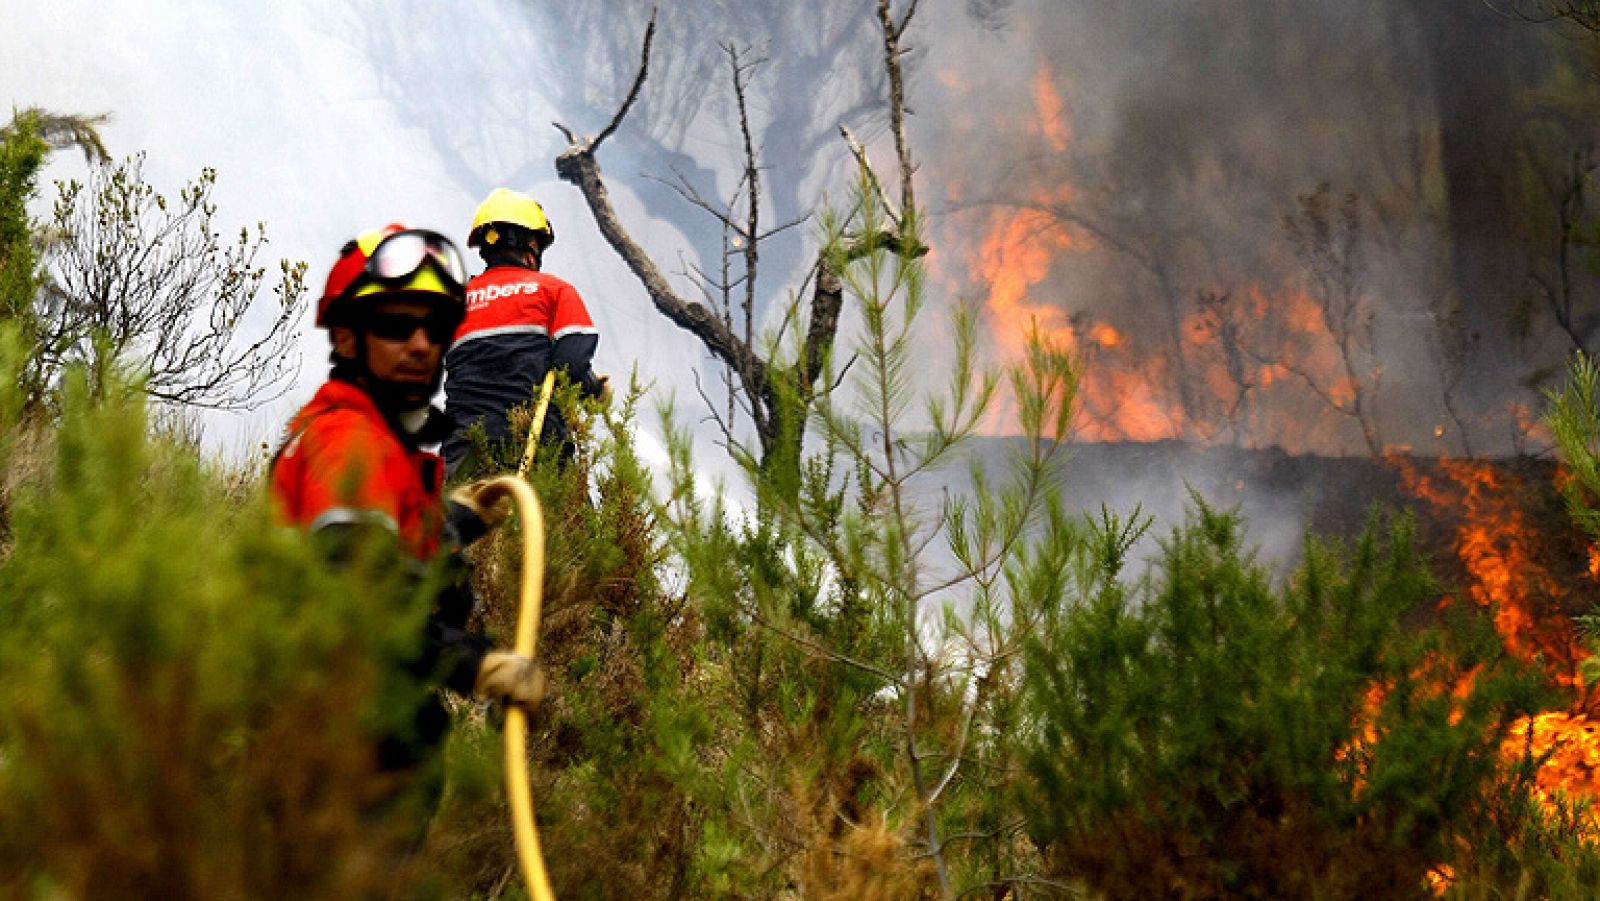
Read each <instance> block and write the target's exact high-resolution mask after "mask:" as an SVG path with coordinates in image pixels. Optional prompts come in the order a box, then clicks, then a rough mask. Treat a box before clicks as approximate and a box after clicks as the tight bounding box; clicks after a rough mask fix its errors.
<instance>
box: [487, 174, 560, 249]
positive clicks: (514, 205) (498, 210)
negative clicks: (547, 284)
mask: <svg viewBox="0 0 1600 901" xmlns="http://www.w3.org/2000/svg"><path fill="white" fill-rule="evenodd" d="M507 225H509V226H515V227H517V228H523V229H527V230H528V231H529V232H531V233H532V236H533V242H534V244H536V245H537V246H538V248H539V253H540V254H543V253H544V250H545V248H546V247H549V246H550V245H551V244H554V243H555V241H556V230H555V228H554V227H552V226H551V225H550V220H549V219H546V218H545V215H544V207H542V206H540V205H539V201H537V200H534V199H533V198H532V197H529V196H528V195H526V194H524V193H522V192H521V191H513V190H511V189H510V188H495V189H494V190H493V191H490V192H489V196H488V197H486V198H484V201H483V203H480V204H478V212H477V213H475V214H474V215H473V217H472V231H471V233H469V234H468V235H467V246H468V247H483V246H485V245H487V246H490V247H495V246H498V245H499V244H500V243H501V242H502V241H504V240H506V238H507V233H506V231H507V230H506V229H504V228H496V227H495V226H507Z"/></svg>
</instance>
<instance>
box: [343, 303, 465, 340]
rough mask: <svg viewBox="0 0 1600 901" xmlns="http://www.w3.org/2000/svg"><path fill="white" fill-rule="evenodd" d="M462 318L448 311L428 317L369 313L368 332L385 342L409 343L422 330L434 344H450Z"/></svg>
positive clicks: (366, 323)
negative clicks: (418, 330)
mask: <svg viewBox="0 0 1600 901" xmlns="http://www.w3.org/2000/svg"><path fill="white" fill-rule="evenodd" d="M460 322H461V320H460V318H459V317H457V316H455V315H453V314H451V313H450V312H449V311H447V310H438V311H435V312H432V313H429V314H428V315H426V316H415V315H413V314H411V313H368V314H367V317H366V322H365V323H364V324H365V326H366V330H367V332H369V333H370V334H372V335H375V336H377V337H379V338H382V339H383V340H385V341H409V340H411V336H412V335H415V334H416V333H417V329H422V330H423V331H424V332H427V334H428V340H429V341H432V342H433V343H434V344H449V343H450V341H451V339H452V338H454V337H455V336H456V326H457V325H459V324H460Z"/></svg>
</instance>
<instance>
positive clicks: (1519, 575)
mask: <svg viewBox="0 0 1600 901" xmlns="http://www.w3.org/2000/svg"><path fill="white" fill-rule="evenodd" d="M1439 465H1440V467H1441V468H1442V470H1443V472H1444V473H1445V474H1446V475H1447V476H1448V477H1449V479H1450V484H1449V485H1442V484H1440V483H1439V482H1438V481H1437V480H1435V479H1433V478H1430V477H1429V476H1426V475H1423V474H1421V473H1419V472H1417V470H1416V469H1415V468H1414V467H1411V466H1402V474H1403V475H1404V476H1405V479H1406V484H1407V488H1408V489H1409V490H1410V491H1411V492H1412V493H1413V494H1415V495H1416V496H1417V497H1420V498H1422V499H1424V500H1427V501H1429V502H1430V503H1432V504H1433V505H1434V506H1435V507H1436V508H1439V509H1440V510H1449V511H1457V512H1459V513H1460V514H1461V524H1460V525H1459V526H1458V527H1457V530H1456V554H1457V555H1458V556H1459V557H1460V559H1461V562H1462V564H1463V565H1464V566H1465V567H1466V570H1467V573H1468V575H1469V576H1470V579H1471V581H1470V584H1468V586H1467V593H1468V596H1469V597H1470V598H1471V599H1472V601H1473V603H1475V604H1477V605H1478V606H1480V607H1484V608H1486V609H1488V610H1489V611H1490V613H1491V615H1492V616H1493V617H1494V623H1495V628H1496V629H1498V630H1499V632H1500V634H1501V635H1502V636H1504V638H1505V642H1506V649H1507V650H1509V651H1511V653H1513V654H1515V655H1516V656H1518V657H1519V658H1521V659H1523V660H1527V661H1534V660H1538V661H1539V662H1540V663H1541V664H1542V665H1543V666H1544V667H1545V668H1546V670H1547V671H1548V672H1550V673H1551V677H1552V678H1553V679H1554V680H1555V682H1556V683H1557V684H1560V685H1565V686H1567V687H1570V688H1574V689H1576V688H1579V687H1580V686H1581V679H1580V678H1579V676H1578V664H1579V663H1580V662H1581V661H1582V660H1583V658H1585V657H1587V656H1588V652H1587V651H1586V650H1585V649H1584V646H1583V642H1582V641H1580V640H1579V637H1578V635H1577V632H1576V630H1575V629H1574V628H1573V625H1572V623H1571V621H1570V620H1569V619H1568V618H1566V617H1565V616H1564V615H1562V614H1561V612H1560V610H1559V609H1557V608H1558V604H1559V601H1560V599H1561V598H1563V597H1565V596H1566V595H1567V593H1568V592H1567V588H1566V587H1565V586H1564V585H1562V584H1561V583H1560V581H1559V580H1557V579H1556V578H1555V577H1554V576H1553V575H1552V574H1551V573H1550V571H1549V570H1548V569H1547V568H1546V567H1545V566H1544V565H1543V564H1542V563H1541V562H1540V561H1539V559H1538V556H1537V552H1536V549H1537V547H1538V538H1539V535H1538V532H1537V530H1535V529H1534V527H1533V526H1532V525H1531V524H1530V523H1529V522H1528V517H1527V514H1526V512H1525V511H1523V510H1522V509H1521V508H1520V507H1518V506H1517V505H1516V504H1515V502H1514V499H1513V496H1512V494H1513V488H1514V486H1512V485H1510V484H1508V483H1507V482H1506V480H1505V478H1504V477H1503V476H1501V475H1500V474H1499V473H1497V472H1496V470H1495V469H1494V468H1493V467H1492V466H1490V465H1488V464H1482V463H1473V462H1469V461H1463V460H1449V459H1444V460H1440V461H1439Z"/></svg>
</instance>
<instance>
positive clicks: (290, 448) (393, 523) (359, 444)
mask: <svg viewBox="0 0 1600 901" xmlns="http://www.w3.org/2000/svg"><path fill="white" fill-rule="evenodd" d="M443 488H444V465H443V462H442V461H441V460H440V459H439V456H438V455H437V454H431V453H428V452H427V451H424V450H421V449H419V448H416V447H414V446H412V445H411V444H410V443H409V442H407V441H404V440H402V439H401V437H400V436H399V435H398V434H397V433H396V432H395V429H394V428H393V427H392V426H391V425H390V424H389V421H388V420H387V419H386V418H384V415H383V413H382V412H381V411H380V410H379V409H378V405H377V404H375V403H373V401H372V398H371V397H370V396H368V395H367V392H365V391H363V390H361V388H360V387H359V386H358V385H355V384H353V383H351V382H346V381H341V380H337V379H330V380H328V381H327V382H326V383H325V384H324V385H323V386H322V388H321V389H320V390H318V391H317V393H316V396H315V397H313V398H312V399H311V402H310V403H309V404H306V405H305V407H304V408H302V409H301V410H300V412H299V413H298V414H297V415H296V416H295V418H294V420H293V421H292V422H291V423H290V425H289V437H288V440H287V441H286V442H285V443H284V445H283V448H282V449H281V450H280V451H278V456H277V458H276V459H275V460H274V461H273V464H272V496H273V499H274V501H275V502H276V505H277V510H278V513H279V515H280V516H281V517H282V518H283V519H284V520H286V521H287V522H289V523H291V524H293V525H296V526H299V527H300V528H302V529H305V530H306V531H308V532H318V531H320V530H322V529H324V528H327V527H329V526H346V525H357V524H362V523H367V524H375V525H380V526H383V527H384V528H386V529H388V530H390V531H392V532H394V533H395V534H396V535H397V536H398V537H399V539H400V545H401V547H402V548H404V549H405V551H406V553H407V554H409V555H411V556H412V557H414V558H416V559H418V560H427V559H429V558H431V557H432V556H433V555H434V552H435V551H437V550H438V549H439V539H440V536H441V535H442V533H443V529H444V516H443V506H442V503H441V500H440V496H441V494H442V492H443Z"/></svg>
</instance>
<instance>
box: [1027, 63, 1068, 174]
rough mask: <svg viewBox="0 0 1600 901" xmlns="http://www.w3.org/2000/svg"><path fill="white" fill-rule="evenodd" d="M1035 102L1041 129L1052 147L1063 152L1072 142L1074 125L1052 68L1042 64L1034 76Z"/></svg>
mask: <svg viewBox="0 0 1600 901" xmlns="http://www.w3.org/2000/svg"><path fill="white" fill-rule="evenodd" d="M1033 102H1034V105H1035V106H1036V107H1038V110H1039V130H1040V131H1041V132H1043V133H1044V137H1045V140H1046V141H1049V142H1050V147H1051V149H1053V150H1055V152H1057V153H1061V152H1063V151H1065V150H1066V149H1067V145H1069V144H1071V143H1072V125H1071V122H1070V120H1068V119H1067V115H1066V104H1065V103H1063V102H1062V101H1061V94H1060V93H1059V92H1058V91H1056V83H1055V80H1054V79H1053V78H1052V77H1051V75H1050V70H1049V69H1048V68H1046V67H1045V66H1040V67H1039V69H1038V71H1037V72H1035V73H1034V76H1033Z"/></svg>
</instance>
